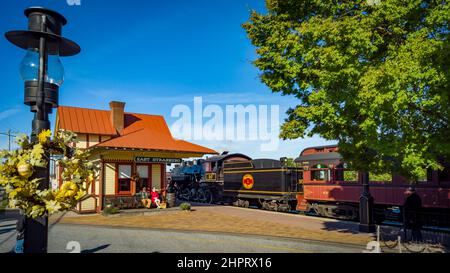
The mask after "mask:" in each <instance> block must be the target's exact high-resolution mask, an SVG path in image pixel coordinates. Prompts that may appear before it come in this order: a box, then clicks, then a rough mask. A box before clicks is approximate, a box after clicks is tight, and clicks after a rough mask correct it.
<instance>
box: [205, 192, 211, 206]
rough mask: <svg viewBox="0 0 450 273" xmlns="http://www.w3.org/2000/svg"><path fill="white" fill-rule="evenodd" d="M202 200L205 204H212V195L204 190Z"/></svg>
mask: <svg viewBox="0 0 450 273" xmlns="http://www.w3.org/2000/svg"><path fill="white" fill-rule="evenodd" d="M204 198H205V203H206V204H212V202H213V194H212V192H211V191H210V190H206V191H205V192H204Z"/></svg>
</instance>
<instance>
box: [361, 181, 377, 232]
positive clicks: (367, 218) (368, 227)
mask: <svg viewBox="0 0 450 273" xmlns="http://www.w3.org/2000/svg"><path fill="white" fill-rule="evenodd" d="M359 181H360V183H361V184H362V187H363V191H362V193H361V197H360V198H359V231H361V232H374V231H375V225H374V223H373V197H372V195H371V194H370V191H369V172H360V173H359Z"/></svg>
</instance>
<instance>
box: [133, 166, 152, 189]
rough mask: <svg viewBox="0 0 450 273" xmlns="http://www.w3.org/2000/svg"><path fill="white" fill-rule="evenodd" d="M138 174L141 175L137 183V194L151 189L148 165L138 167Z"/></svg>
mask: <svg viewBox="0 0 450 273" xmlns="http://www.w3.org/2000/svg"><path fill="white" fill-rule="evenodd" d="M136 172H137V174H138V175H139V181H138V183H136V192H139V191H141V190H142V188H144V187H145V188H147V190H149V188H150V179H149V175H148V174H149V168H148V165H137V166H136Z"/></svg>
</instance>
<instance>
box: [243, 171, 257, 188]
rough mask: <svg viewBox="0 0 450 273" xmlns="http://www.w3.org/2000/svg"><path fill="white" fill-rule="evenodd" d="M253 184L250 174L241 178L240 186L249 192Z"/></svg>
mask: <svg viewBox="0 0 450 273" xmlns="http://www.w3.org/2000/svg"><path fill="white" fill-rule="evenodd" d="M254 184H255V180H254V179H253V176H252V175H251V174H246V175H244V177H243V178H242V185H243V186H244V188H245V189H247V190H251V189H252V188H253V185H254Z"/></svg>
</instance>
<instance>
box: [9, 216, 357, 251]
mask: <svg viewBox="0 0 450 273" xmlns="http://www.w3.org/2000/svg"><path fill="white" fill-rule="evenodd" d="M14 227H15V222H14V221H3V222H0V252H3V253H4V252H8V251H9V250H11V249H12V248H13V246H14V243H15V241H14V240H15V230H14ZM71 241H77V242H79V243H80V246H81V251H82V252H88V253H93V252H98V253H100V252H107V253H121V252H124V253H128V252H133V253H154V252H159V253H191V252H194V253H235V252H236V253H277V252H280V253H310V252H314V253H316V252H350V253H351V252H356V253H358V252H361V251H362V250H363V249H362V247H360V246H353V245H341V244H331V243H325V242H315V241H305V240H294V239H283V238H273V237H261V236H241V235H230V234H217V233H203V232H202V233H199V232H183V231H163V230H144V229H133V228H110V227H94V226H89V227H88V226H77V225H63V224H58V225H55V226H53V227H52V228H51V229H50V233H49V252H51V253H61V252H63V253H64V252H70V250H67V244H68V243H69V242H71ZM70 249H72V248H70Z"/></svg>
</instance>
